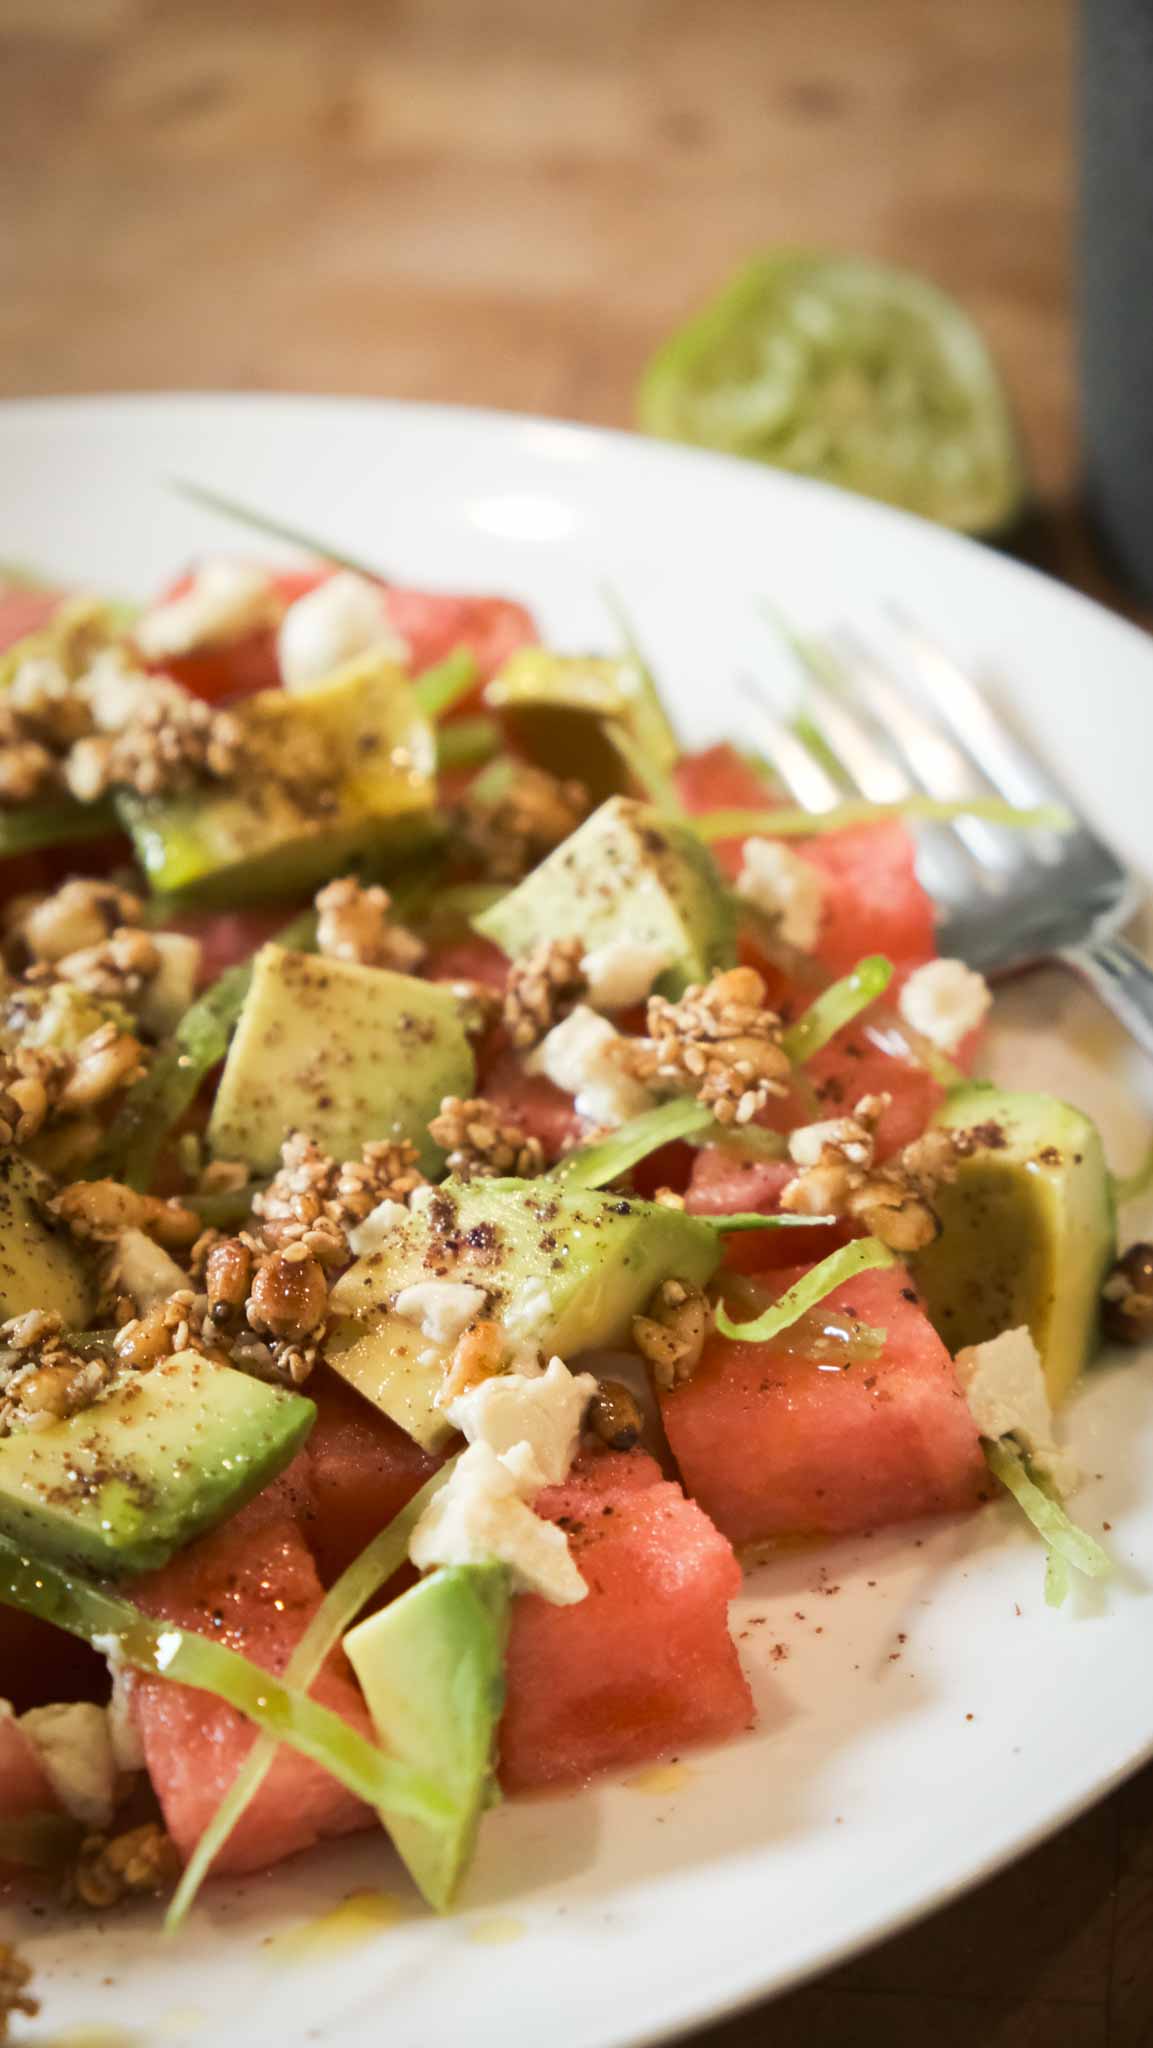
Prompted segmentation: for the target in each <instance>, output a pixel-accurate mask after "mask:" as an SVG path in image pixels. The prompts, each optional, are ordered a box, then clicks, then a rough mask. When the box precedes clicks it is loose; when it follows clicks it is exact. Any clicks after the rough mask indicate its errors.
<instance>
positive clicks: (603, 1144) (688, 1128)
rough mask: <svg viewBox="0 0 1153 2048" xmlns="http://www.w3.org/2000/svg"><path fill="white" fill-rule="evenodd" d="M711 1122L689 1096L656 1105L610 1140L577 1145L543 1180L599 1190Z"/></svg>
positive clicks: (708, 1116) (643, 1112)
mask: <svg viewBox="0 0 1153 2048" xmlns="http://www.w3.org/2000/svg"><path fill="white" fill-rule="evenodd" d="M713 1121H714V1119H713V1113H712V1110H711V1109H706V1108H705V1107H704V1105H703V1103H700V1102H696V1101H694V1100H693V1098H692V1097H691V1096H680V1097H679V1098H677V1099H676V1100H675V1101H673V1102H662V1103H659V1104H658V1105H657V1107H656V1109H646V1110H642V1112H641V1114H640V1116H634V1117H630V1118H629V1121H628V1123H625V1124H622V1125H621V1126H620V1129H619V1130H616V1131H614V1132H613V1133H612V1135H611V1137H608V1138H600V1139H598V1140H597V1142H596V1144H595V1145H579V1146H577V1148H576V1149H575V1150H574V1151H572V1152H569V1153H566V1155H565V1157H564V1158H563V1159H562V1160H560V1161H559V1163H558V1164H557V1165H556V1166H554V1167H553V1169H552V1172H551V1173H550V1174H549V1175H548V1176H547V1177H548V1179H549V1180H563V1182H564V1184H565V1186H566V1187H568V1188H603V1187H605V1186H606V1185H607V1183H608V1182H609V1181H612V1180H616V1179H618V1178H619V1176H620V1175H621V1174H622V1173H627V1172H628V1170H629V1168H630V1167H631V1166H636V1165H637V1164H638V1163H639V1162H640V1160H642V1159H647V1158H648V1156H649V1154H650V1152H657V1151H659V1150H660V1147H661V1146H662V1145H671V1144H672V1142H673V1140H674V1139H675V1138H688V1137H692V1136H693V1135H694V1134H695V1133H696V1132H698V1131H703V1130H707V1129H708V1127H709V1126H710V1125H711V1124H712V1123H713Z"/></svg>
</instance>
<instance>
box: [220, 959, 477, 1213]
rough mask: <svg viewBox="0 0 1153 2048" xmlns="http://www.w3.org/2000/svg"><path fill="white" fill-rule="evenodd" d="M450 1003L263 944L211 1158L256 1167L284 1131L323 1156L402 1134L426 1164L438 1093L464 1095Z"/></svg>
mask: <svg viewBox="0 0 1153 2048" xmlns="http://www.w3.org/2000/svg"><path fill="white" fill-rule="evenodd" d="M474 1079H475V1067H474V1064H473V1057H472V1052H471V1050H470V1048H469V1043H468V1039H467V1037H466V1035H465V1030H464V1025H463V1023H462V1021H461V1005H460V1003H459V1001H458V999H457V998H456V997H455V996H454V995H453V994H452V993H451V991H450V990H449V989H447V988H444V987H441V986H438V984H437V983H435V982H431V981H419V980H418V979H417V978H416V976H415V975H411V974H393V973H391V972H390V971H389V970H388V969H387V968H383V967H360V966H358V965H357V964H356V962H355V961H350V960H324V959H320V958H318V957H317V955H316V954H313V953H295V952H291V951H289V950H288V949H287V948H286V947H284V946H275V945H270V946H262V947H261V950H260V952H259V953H258V954H257V956H256V960H255V964H254V966H253V972H252V983H251V986H250V988H249V991H248V994H247V996H246V997H245V999H244V1008H243V1009H242V1011H241V1013H240V1021H239V1023H238V1025H237V1027H236V1032H235V1035H234V1037H233V1040H232V1044H231V1046H230V1047H229V1051H228V1058H227V1060H226V1061H225V1066H224V1073H223V1074H222V1076H221V1080H220V1087H219V1089H218V1090H217V1095H216V1101H215V1103H214V1105H213V1110H212V1118H211V1121H210V1123H209V1126H208V1137H209V1143H210V1144H211V1146H212V1149H213V1151H214V1152H215V1153H216V1155H217V1157H219V1158H223V1159H246V1160H247V1161H248V1163H249V1165H250V1166H251V1167H252V1168H253V1169H254V1171H255V1172H257V1173H271V1172H273V1171H274V1170H275V1168H276V1167H277V1166H278V1165H279V1163H280V1147H281V1145H282V1143H283V1141H284V1139H285V1137H286V1136H287V1134H288V1132H289V1131H291V1130H301V1131H307V1133H308V1135H309V1137H311V1138H315V1139H316V1142H317V1144H318V1145H320V1146H321V1148H322V1149H323V1150H324V1151H326V1152H328V1153H330V1154H331V1156H332V1157H333V1158H334V1159H351V1158H354V1157H356V1156H357V1155H358V1154H359V1152H360V1149H361V1146H362V1145H364V1144H365V1143H367V1142H368V1140H370V1139H384V1138H411V1139H412V1142H413V1143H414V1145H415V1146H416V1148H417V1150H418V1152H419V1153H420V1161H421V1165H422V1167H423V1168H424V1170H425V1172H426V1173H435V1172H438V1171H439V1170H440V1167H441V1165H442V1163H443V1159H444V1154H443V1153H442V1152H441V1151H440V1150H439V1148H438V1147H437V1146H436V1145H434V1144H433V1142H432V1140H431V1138H430V1137H429V1135H428V1120H429V1118H430V1117H432V1116H435V1115H436V1112H437V1110H438V1109H439V1108H440V1105H441V1100H442V1098H443V1097H444V1096H445V1095H463V1096H468V1095H471V1094H472V1091H473V1084H474Z"/></svg>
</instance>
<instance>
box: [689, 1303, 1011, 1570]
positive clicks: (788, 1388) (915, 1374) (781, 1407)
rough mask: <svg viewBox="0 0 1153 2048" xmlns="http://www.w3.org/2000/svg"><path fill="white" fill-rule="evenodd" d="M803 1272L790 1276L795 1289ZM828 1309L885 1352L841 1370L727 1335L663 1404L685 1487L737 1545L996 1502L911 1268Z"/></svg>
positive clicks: (948, 1361) (834, 1532)
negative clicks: (861, 1328) (880, 1342)
mask: <svg viewBox="0 0 1153 2048" xmlns="http://www.w3.org/2000/svg"><path fill="white" fill-rule="evenodd" d="M803 1270H804V1269H803V1268H802V1269H798V1270H796V1271H792V1272H782V1273H781V1274H780V1276H779V1278H780V1283H781V1286H782V1288H784V1287H785V1286H788V1285H790V1284H791V1282H792V1281H793V1280H795V1279H797V1278H799V1277H800V1272H801V1271H803ZM827 1307H828V1310H829V1312H830V1313H831V1314H833V1315H836V1316H838V1317H839V1318H842V1319H852V1318H853V1317H855V1318H857V1319H859V1320H860V1321H862V1322H863V1323H865V1324H867V1325H870V1326H872V1327H875V1328H879V1329H883V1330H884V1331H885V1332H886V1340H885V1346H884V1350H883V1352H882V1353H881V1354H880V1355H879V1356H878V1357H875V1358H870V1359H868V1360H858V1361H855V1362H854V1363H853V1364H851V1365H850V1366H848V1367H847V1368H842V1369H838V1368H837V1367H835V1366H833V1367H831V1368H830V1367H828V1366H827V1365H822V1364H821V1363H818V1362H815V1361H814V1360H812V1359H805V1358H790V1357H788V1356H787V1355H785V1354H784V1353H783V1352H782V1350H781V1348H780V1347H776V1348H774V1346H773V1345H772V1344H739V1343H732V1342H730V1341H729V1340H728V1339H727V1338H725V1337H721V1336H719V1335H716V1336H713V1337H712V1338H711V1339H710V1340H709V1343H708V1344H707V1346H706V1348H705V1354H704V1358H703V1359H702V1362H701V1364H700V1366H699V1367H698V1369H697V1371H696V1373H695V1374H694V1376H693V1378H692V1379H691V1380H690V1381H688V1382H687V1383H686V1384H685V1385H684V1386H682V1387H677V1388H675V1389H674V1390H673V1392H672V1393H669V1394H665V1395H663V1396H662V1398H661V1412H662V1415H663V1417H664V1424H665V1429H666V1432H667V1434H668V1439H669V1443H670V1445H671V1447H672V1451H673V1455H674V1457H675V1458H676V1461H677V1464H678V1466H679V1468H680V1471H681V1475H682V1477H683V1479H684V1482H685V1485H686V1486H687V1487H688V1488H689V1489H690V1491H691V1492H692V1494H693V1496H694V1498H696V1499H697V1500H699V1501H700V1503H701V1505H702V1507H703V1508H704V1509H705V1511H706V1513H708V1514H710V1515H711V1516H712V1517H713V1519H714V1521H715V1522H716V1524H717V1526H718V1528H720V1529H723V1530H724V1532H725V1534H726V1535H727V1536H729V1537H730V1538H731V1539H732V1541H733V1542H734V1543H736V1544H746V1543H759V1542H763V1541H764V1540H766V1539H767V1538H769V1537H776V1536H824V1535H845V1534H847V1533H849V1532H850V1531H852V1530H857V1529H874V1528H880V1527H882V1526H883V1525H884V1524H885V1523H888V1522H903V1521H909V1520H912V1519H913V1518H915V1517H916V1516H919V1515H930V1514H943V1513H947V1512H949V1511H952V1510H957V1509H962V1508H972V1507H976V1506H977V1505H978V1503H979V1502H980V1501H982V1500H984V1499H985V1498H986V1497H987V1493H988V1484H989V1482H988V1474H987V1471H986V1468H985V1461H984V1459H983V1457H982V1455H981V1446H980V1440H979V1438H978V1435H977V1431H976V1428H975V1426H974V1423H973V1420H972V1417H971V1416H970V1414H969V1410H968V1407H967V1405H966V1403H965V1398H964V1395H963V1394H962V1392H961V1389H960V1387H959V1386H958V1384H957V1379H956V1375H955V1373H954V1371H953V1363H952V1360H951V1358H950V1357H949V1354H948V1352H947V1351H946V1349H945V1347H944V1345H943V1344H942V1343H941V1340H940V1338H939V1337H938V1336H937V1335H936V1332H935V1331H934V1330H933V1327H932V1325H931V1324H930V1322H929V1320H928V1318H927V1316H926V1315H925V1313H924V1310H923V1309H922V1308H921V1306H920V1304H919V1302H918V1300H917V1297H916V1295H915V1293H914V1292H913V1289H912V1287H911V1285H910V1282H909V1279H908V1275H907V1274H906V1273H905V1271H904V1269H903V1268H902V1267H890V1268H886V1269H884V1270H883V1271H880V1272H871V1273H862V1274H861V1275H859V1276H858V1278H857V1279H855V1280H852V1281H849V1282H848V1283H847V1284H846V1285H845V1286H843V1287H840V1288H838V1289H837V1290H836V1292H835V1293H833V1294H831V1295H830V1296H829V1298H828V1302H827Z"/></svg>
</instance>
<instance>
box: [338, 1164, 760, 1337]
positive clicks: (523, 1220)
mask: <svg viewBox="0 0 1153 2048" xmlns="http://www.w3.org/2000/svg"><path fill="white" fill-rule="evenodd" d="M720 1256H721V1245H720V1240H719V1237H718V1235H717V1233H716V1231H715V1230H713V1229H712V1228H711V1226H710V1225H709V1224H708V1223H705V1222H702V1220H701V1219H700V1218H699V1217H697V1216H688V1215H686V1214H685V1212H684V1210H683V1209H666V1208H664V1207H663V1206H662V1205H661V1204H660V1203H659V1202H638V1201H633V1200H632V1199H631V1198H625V1197H623V1196H620V1195H603V1194H597V1193H593V1192H592V1191H591V1190H587V1189H578V1190H574V1191H573V1192H571V1193H566V1192H565V1191H564V1190H563V1189H562V1188H560V1187H553V1186H550V1185H548V1184H546V1183H545V1182H543V1181H522V1180H475V1181H469V1182H465V1183H463V1184H462V1183H460V1182H452V1181H447V1182H445V1183H444V1184H443V1185H442V1186H441V1187H439V1188H429V1189H427V1190H425V1191H423V1192H422V1193H420V1194H418V1195H416V1196H415V1197H414V1198H413V1200H412V1201H411V1203H410V1205H409V1215H408V1221H407V1223H404V1224H398V1226H397V1227H396V1229H395V1230H392V1231H390V1232H389V1235H388V1237H387V1239H386V1240H385V1243H384V1245H383V1246H382V1248H381V1249H380V1251H377V1252H373V1253H372V1254H371V1255H370V1256H369V1257H368V1258H364V1259H359V1260H358V1261H357V1263H356V1264H355V1265H354V1266H350V1267H349V1269H348V1271H347V1273H343V1274H342V1275H341V1277H340V1279H339V1280H338V1281H337V1283H336V1285H335V1287H334V1288H333V1290H332V1305H333V1308H334V1309H335V1310H336V1312H337V1313H338V1314H339V1315H348V1316H356V1317H358V1318H359V1319H361V1320H362V1321H364V1320H367V1321H370V1322H374V1321H375V1320H376V1318H377V1317H378V1316H379V1315H380V1314H381V1312H382V1311H389V1312H391V1311H392V1310H393V1309H394V1308H395V1304H396V1296H397V1294H398V1293H399V1292H400V1291H401V1290H402V1289H403V1288H406V1287H411V1286H413V1285H414V1284H415V1283H416V1282H417V1281H420V1280H457V1281H464V1282H466V1283H467V1284H468V1285H470V1286H473V1287H478V1288H483V1289H484V1291H485V1293H486V1295H487V1297H488V1299H487V1308H486V1313H487V1314H488V1315H490V1316H493V1317H495V1318H496V1319H497V1320H499V1321H502V1322H503V1323H504V1325H505V1327H506V1329H507V1330H508V1333H509V1336H510V1339H511V1340H512V1342H513V1343H514V1344H516V1343H524V1344H531V1345H539V1346H540V1347H541V1348H542V1349H544V1350H546V1351H547V1350H552V1351H556V1352H558V1353H559V1354H560V1356H561V1357H562V1358H571V1357H572V1356H573V1355H574V1354H575V1353H576V1352H579V1351H591V1350H594V1349H598V1348H600V1347H601V1346H605V1345H612V1344H627V1343H628V1342H629V1341H630V1339H631V1333H632V1319H633V1317H634V1315H637V1314H639V1313H640V1312H641V1311H642V1310H643V1309H644V1308H645V1306H646V1305H647V1303H648V1301H649V1300H650V1298H651V1296H652V1294H653V1292H654V1290H655V1289H656V1288H657V1287H658V1286H659V1285H660V1283H661V1281H662V1280H668V1279H674V1278H675V1279H678V1280H687V1281H689V1282H690V1283H692V1284H693V1285H696V1286H698V1287H699V1286H703V1285H704V1283H705V1281H706V1280H708V1279H709V1278H710V1277H711V1275H712V1273H713V1272H714V1271H715V1269H716V1266H717V1263H718V1261H719V1259H720Z"/></svg>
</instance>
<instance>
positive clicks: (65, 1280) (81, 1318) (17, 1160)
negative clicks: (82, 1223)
mask: <svg viewBox="0 0 1153 2048" xmlns="http://www.w3.org/2000/svg"><path fill="white" fill-rule="evenodd" d="M51 1193H52V1183H51V1181H49V1180H47V1179H46V1178H45V1177H44V1176H43V1175H42V1174H41V1173H39V1172H38V1171H37V1169H36V1168H35V1167H34V1166H31V1165H29V1163H28V1161H27V1160H26V1159H23V1158H21V1156H20V1154H19V1153H18V1152H8V1151H6V1152H0V1320H3V1318H4V1317H6V1316H22V1315H26V1314H27V1313H28V1311H29V1309H34V1308H42V1309H47V1310H49V1311H50V1312H52V1313H54V1314H56V1315H58V1316H59V1317H60V1318H61V1320H62V1322H63V1323H64V1324H65V1326H66V1327H67V1328H69V1329H73V1330H76V1329H83V1327H84V1325H85V1324H86V1323H87V1322H88V1320H89V1317H90V1315H91V1312H92V1308H93V1304H94V1302H95V1300H96V1292H97V1289H96V1282H95V1276H94V1274H92V1273H91V1272H90V1271H89V1269H88V1266H87V1265H86V1263H85V1261H84V1258H83V1257H82V1255H81V1253H80V1252H79V1251H78V1250H77V1249H76V1246H75V1245H74V1243H73V1242H72V1239H71V1238H70V1237H69V1236H68V1234H67V1232H66V1231H64V1230H62V1229H56V1228H54V1227H53V1225H52V1224H51V1223H50V1222H49V1221H48V1219H47V1217H46V1216H45V1215H44V1214H43V1213H42V1211H41V1207H40V1198H43V1197H46V1196H48V1195H50V1194H51ZM0 1448H2V1446H0Z"/></svg>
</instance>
